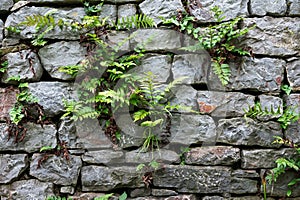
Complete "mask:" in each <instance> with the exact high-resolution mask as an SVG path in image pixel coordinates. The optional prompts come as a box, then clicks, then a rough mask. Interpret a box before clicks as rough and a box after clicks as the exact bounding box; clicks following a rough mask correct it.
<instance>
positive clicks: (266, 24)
mask: <svg viewBox="0 0 300 200" xmlns="http://www.w3.org/2000/svg"><path fill="white" fill-rule="evenodd" d="M244 23H245V25H246V26H251V25H253V24H256V27H255V28H254V29H253V30H250V31H249V33H248V34H247V36H246V40H245V42H246V45H249V46H250V47H251V48H252V50H253V53H255V54H261V55H269V56H290V55H300V54H299V48H300V37H299V34H300V31H299V26H300V20H299V18H297V17H295V18H288V17H280V18H272V17H263V18H251V19H250V18H248V19H245V21H244Z"/></svg>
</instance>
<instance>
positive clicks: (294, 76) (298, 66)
mask: <svg viewBox="0 0 300 200" xmlns="http://www.w3.org/2000/svg"><path fill="white" fill-rule="evenodd" d="M286 71H287V78H288V81H289V84H290V86H291V87H292V89H293V90H294V91H300V76H299V75H300V60H299V59H297V60H295V61H292V62H289V63H287V66H286Z"/></svg>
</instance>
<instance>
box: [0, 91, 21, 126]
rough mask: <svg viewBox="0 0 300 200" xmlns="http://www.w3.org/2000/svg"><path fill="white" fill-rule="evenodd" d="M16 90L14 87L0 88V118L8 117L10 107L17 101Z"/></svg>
mask: <svg viewBox="0 0 300 200" xmlns="http://www.w3.org/2000/svg"><path fill="white" fill-rule="evenodd" d="M17 94H18V90H17V89H14V88H0V102H1V104H0V120H1V121H5V119H6V118H9V112H10V109H11V108H12V107H13V106H14V105H15V103H16V101H17V96H16V95H17Z"/></svg>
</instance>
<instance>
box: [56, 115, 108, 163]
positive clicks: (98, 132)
mask: <svg viewBox="0 0 300 200" xmlns="http://www.w3.org/2000/svg"><path fill="white" fill-rule="evenodd" d="M58 137H59V140H60V141H65V142H68V147H69V148H75V149H78V148H79V149H88V150H95V149H103V148H110V147H111V146H112V143H111V141H110V140H109V139H108V138H107V137H106V136H105V134H104V131H103V130H102V128H101V127H100V125H99V122H98V120H97V119H84V120H82V121H80V120H78V121H76V122H74V121H73V120H70V119H68V118H65V119H63V120H62V122H61V124H60V126H59V128H58ZM86 159H87V160H89V159H88V158H86Z"/></svg>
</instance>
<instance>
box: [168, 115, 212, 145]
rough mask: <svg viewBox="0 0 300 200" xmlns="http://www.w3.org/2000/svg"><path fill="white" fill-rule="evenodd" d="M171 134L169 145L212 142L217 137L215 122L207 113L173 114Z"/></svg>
mask: <svg viewBox="0 0 300 200" xmlns="http://www.w3.org/2000/svg"><path fill="white" fill-rule="evenodd" d="M171 134H172V138H171V140H170V142H171V144H170V145H172V146H173V145H179V146H190V145H191V144H197V143H200V142H208V143H212V142H215V140H216V138H217V135H216V125H215V122H214V120H213V119H212V118H211V117H209V116H207V115H173V117H172V126H171ZM179 149H180V148H177V150H179Z"/></svg>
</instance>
